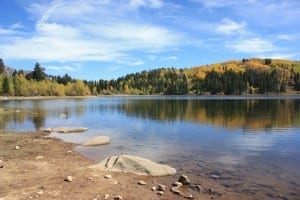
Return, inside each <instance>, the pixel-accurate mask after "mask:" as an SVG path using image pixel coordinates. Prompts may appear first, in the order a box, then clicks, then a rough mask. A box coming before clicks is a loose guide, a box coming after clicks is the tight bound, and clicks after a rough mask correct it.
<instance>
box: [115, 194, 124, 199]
mask: <svg viewBox="0 0 300 200" xmlns="http://www.w3.org/2000/svg"><path fill="white" fill-rule="evenodd" d="M122 199H123V197H122V196H121V195H116V196H114V197H113V200H122Z"/></svg>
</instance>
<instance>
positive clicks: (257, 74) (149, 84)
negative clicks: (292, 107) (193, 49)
mask: <svg viewBox="0 0 300 200" xmlns="http://www.w3.org/2000/svg"><path fill="white" fill-rule="evenodd" d="M299 72H300V62H298V61H288V60H272V59H243V60H241V61H228V62H224V63H217V64H212V65H206V66H199V67H193V68H187V69H175V68H161V69H154V70H150V71H142V72H138V73H134V74H128V75H126V76H124V77H120V78H118V79H116V80H99V81H89V82H87V84H88V86H89V88H90V90H91V92H92V93H93V94H134V95H138V94H141V95H143V94H144V95H153V94H164V95H184V94H200V95H201V94H225V95H240V94H265V93H280V92H281V93H286V92H289V93H294V92H296V91H299V90H300V74H299Z"/></svg>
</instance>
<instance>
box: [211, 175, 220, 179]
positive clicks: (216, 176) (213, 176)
mask: <svg viewBox="0 0 300 200" xmlns="http://www.w3.org/2000/svg"><path fill="white" fill-rule="evenodd" d="M209 177H210V178H213V179H218V178H220V176H219V175H216V174H212V175H210V176H209Z"/></svg>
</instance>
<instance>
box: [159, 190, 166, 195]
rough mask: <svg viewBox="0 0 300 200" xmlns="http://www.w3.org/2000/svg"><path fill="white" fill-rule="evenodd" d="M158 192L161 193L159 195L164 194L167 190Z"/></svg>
mask: <svg viewBox="0 0 300 200" xmlns="http://www.w3.org/2000/svg"><path fill="white" fill-rule="evenodd" d="M157 194H159V195H164V194H165V192H164V191H158V192H157Z"/></svg>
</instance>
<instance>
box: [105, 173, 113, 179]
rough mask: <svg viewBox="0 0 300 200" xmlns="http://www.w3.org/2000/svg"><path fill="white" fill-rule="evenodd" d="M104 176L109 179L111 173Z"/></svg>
mask: <svg viewBox="0 0 300 200" xmlns="http://www.w3.org/2000/svg"><path fill="white" fill-rule="evenodd" d="M104 178H106V179H111V178H112V175H111V174H106V175H105V176H104Z"/></svg>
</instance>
